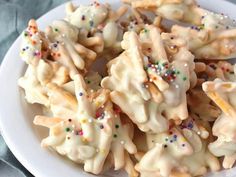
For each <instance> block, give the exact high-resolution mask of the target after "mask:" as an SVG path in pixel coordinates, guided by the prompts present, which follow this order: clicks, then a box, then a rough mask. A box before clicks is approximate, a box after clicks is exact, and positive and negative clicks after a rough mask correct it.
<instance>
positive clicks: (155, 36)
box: [149, 26, 168, 62]
mask: <svg viewBox="0 0 236 177" xmlns="http://www.w3.org/2000/svg"><path fill="white" fill-rule="evenodd" d="M149 30H150V38H151V41H152V44H153V48H154V49H153V50H154V51H155V52H154V54H155V55H156V56H154V58H155V59H156V60H160V61H163V62H166V61H168V58H167V55H166V52H165V48H164V45H163V42H162V39H161V35H160V32H159V31H158V29H157V28H156V27H154V26H150V27H149Z"/></svg>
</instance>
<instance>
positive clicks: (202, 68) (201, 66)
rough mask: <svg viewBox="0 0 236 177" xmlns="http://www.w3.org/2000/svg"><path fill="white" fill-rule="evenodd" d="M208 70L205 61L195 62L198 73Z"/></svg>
mask: <svg viewBox="0 0 236 177" xmlns="http://www.w3.org/2000/svg"><path fill="white" fill-rule="evenodd" d="M205 70H206V64H205V63H203V62H196V63H195V71H196V72H197V73H200V72H203V71H205Z"/></svg>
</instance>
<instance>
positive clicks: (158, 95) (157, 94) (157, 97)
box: [146, 82, 164, 103]
mask: <svg viewBox="0 0 236 177" xmlns="http://www.w3.org/2000/svg"><path fill="white" fill-rule="evenodd" d="M146 85H148V89H149V91H150V93H151V95H152V98H153V100H154V101H155V102H156V103H161V102H162V101H163V99H164V98H163V95H162V94H161V92H160V91H159V89H158V88H157V87H156V86H155V85H154V84H153V83H151V82H148V83H146Z"/></svg>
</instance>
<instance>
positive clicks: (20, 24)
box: [0, 0, 236, 177]
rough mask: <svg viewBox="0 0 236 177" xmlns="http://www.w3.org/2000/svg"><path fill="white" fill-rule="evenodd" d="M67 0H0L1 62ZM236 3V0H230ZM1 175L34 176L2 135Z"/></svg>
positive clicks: (0, 139)
mask: <svg viewBox="0 0 236 177" xmlns="http://www.w3.org/2000/svg"><path fill="white" fill-rule="evenodd" d="M66 1H67V0H44V1H40V0H12V1H8V0H0V26H1V28H0V62H1V61H2V59H3V57H4V55H5V53H6V51H7V50H8V48H9V47H10V45H11V44H12V43H13V42H14V40H15V39H16V38H17V37H18V36H19V34H20V32H21V31H22V30H23V29H24V28H25V27H26V25H27V22H28V20H29V19H30V18H38V17H39V16H41V15H42V14H44V13H46V12H47V11H49V10H50V9H52V8H54V7H56V6H57V5H59V4H61V3H63V2H66ZM228 1H230V2H233V3H236V0H228ZM0 177H33V175H31V174H30V173H29V172H28V171H27V170H26V169H25V168H24V167H23V166H22V165H21V164H20V163H19V162H18V161H17V160H16V159H15V157H14V155H13V154H12V153H11V152H10V150H9V149H8V148H7V146H6V144H5V143H4V140H3V138H2V137H1V135H0Z"/></svg>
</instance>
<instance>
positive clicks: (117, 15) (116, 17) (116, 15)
mask: <svg viewBox="0 0 236 177" xmlns="http://www.w3.org/2000/svg"><path fill="white" fill-rule="evenodd" d="M127 10H128V7H126V6H121V7H120V8H119V9H118V10H117V11H116V12H113V11H110V12H109V14H108V19H109V20H111V21H117V20H119V18H120V17H122V16H123V15H124V14H125V13H126V12H127Z"/></svg>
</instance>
